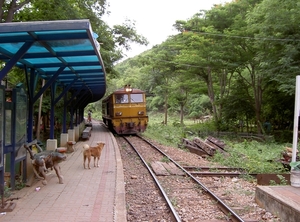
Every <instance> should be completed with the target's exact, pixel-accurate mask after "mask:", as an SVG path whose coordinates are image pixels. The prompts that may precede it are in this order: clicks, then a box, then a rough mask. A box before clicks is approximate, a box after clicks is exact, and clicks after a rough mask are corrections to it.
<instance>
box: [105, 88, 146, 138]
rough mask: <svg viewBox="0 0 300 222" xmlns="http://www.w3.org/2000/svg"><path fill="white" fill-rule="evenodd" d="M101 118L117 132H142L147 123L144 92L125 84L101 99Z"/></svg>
mask: <svg viewBox="0 0 300 222" xmlns="http://www.w3.org/2000/svg"><path fill="white" fill-rule="evenodd" d="M102 119H103V122H104V124H105V125H107V127H108V128H109V129H110V130H112V131H115V132H116V133H117V134H137V133H139V132H144V131H145V130H146V128H147V125H148V116H147V112H146V96H145V92H144V91H142V90H139V89H134V88H131V87H130V86H125V87H124V88H123V89H118V90H116V91H115V92H113V93H112V94H111V95H109V96H108V97H107V98H105V99H104V100H103V101H102Z"/></svg>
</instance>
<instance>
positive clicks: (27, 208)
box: [0, 123, 126, 222]
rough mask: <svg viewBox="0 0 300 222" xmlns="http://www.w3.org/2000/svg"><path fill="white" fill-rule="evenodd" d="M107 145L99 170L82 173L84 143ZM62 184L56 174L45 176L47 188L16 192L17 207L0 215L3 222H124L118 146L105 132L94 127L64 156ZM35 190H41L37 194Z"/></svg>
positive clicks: (92, 168)
mask: <svg viewBox="0 0 300 222" xmlns="http://www.w3.org/2000/svg"><path fill="white" fill-rule="evenodd" d="M97 141H104V142H105V143H106V145H105V147H104V149H103V151H102V154H101V158H100V168H94V167H93V163H94V161H93V160H92V162H91V163H92V164H91V166H92V167H91V169H90V170H88V169H83V156H82V147H83V144H84V143H88V144H89V145H92V146H93V145H96V142H97ZM60 166H61V170H62V175H63V176H64V184H59V183H58V178H57V177H56V174H55V171H54V170H53V171H51V174H48V176H47V181H48V184H47V185H45V186H44V185H43V184H42V183H41V181H37V182H35V183H34V184H33V185H32V186H31V187H26V188H24V189H22V190H21V191H18V192H17V193H16V194H15V195H14V197H18V198H20V199H18V200H14V202H15V203H16V207H15V208H14V210H13V211H12V212H6V214H2V215H0V221H1V222H2V221H3V222H6V221H9V222H20V221H26V222H40V221H43V222H58V221H76V222H87V221H101V222H113V221H116V222H123V221H126V205H125V189H124V175H123V165H122V161H121V157H120V153H119V148H118V145H117V144H116V142H115V140H114V137H113V136H112V134H111V133H110V132H108V130H107V129H106V128H105V127H103V126H101V125H100V124H99V123H93V130H92V136H91V138H90V139H89V140H87V141H79V142H77V143H76V145H75V152H73V153H71V154H67V160H66V161H65V162H62V163H61V164H60ZM36 188H40V190H39V191H36Z"/></svg>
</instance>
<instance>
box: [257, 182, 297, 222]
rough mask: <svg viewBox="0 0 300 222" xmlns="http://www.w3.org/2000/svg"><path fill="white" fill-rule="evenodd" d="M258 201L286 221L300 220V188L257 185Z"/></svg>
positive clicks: (295, 221) (294, 221) (261, 205)
mask: <svg viewBox="0 0 300 222" xmlns="http://www.w3.org/2000/svg"><path fill="white" fill-rule="evenodd" d="M255 201H256V203H257V204H258V205H259V206H260V207H262V208H264V209H266V210H267V211H269V212H270V213H272V214H273V215H277V216H278V217H279V218H280V219H281V221H284V222H299V221H300V188H297V187H292V186H257V187H256V192H255Z"/></svg>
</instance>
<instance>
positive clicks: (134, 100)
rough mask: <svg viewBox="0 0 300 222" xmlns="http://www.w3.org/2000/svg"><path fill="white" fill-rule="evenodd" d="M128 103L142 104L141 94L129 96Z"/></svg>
mask: <svg viewBox="0 0 300 222" xmlns="http://www.w3.org/2000/svg"><path fill="white" fill-rule="evenodd" d="M130 101H131V102H132V103H142V102H143V94H130Z"/></svg>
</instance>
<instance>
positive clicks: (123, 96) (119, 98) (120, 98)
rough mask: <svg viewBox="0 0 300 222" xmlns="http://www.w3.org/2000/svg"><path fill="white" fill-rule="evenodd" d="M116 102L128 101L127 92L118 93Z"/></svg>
mask: <svg viewBox="0 0 300 222" xmlns="http://www.w3.org/2000/svg"><path fill="white" fill-rule="evenodd" d="M116 103H128V95H127V94H117V95H116Z"/></svg>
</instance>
